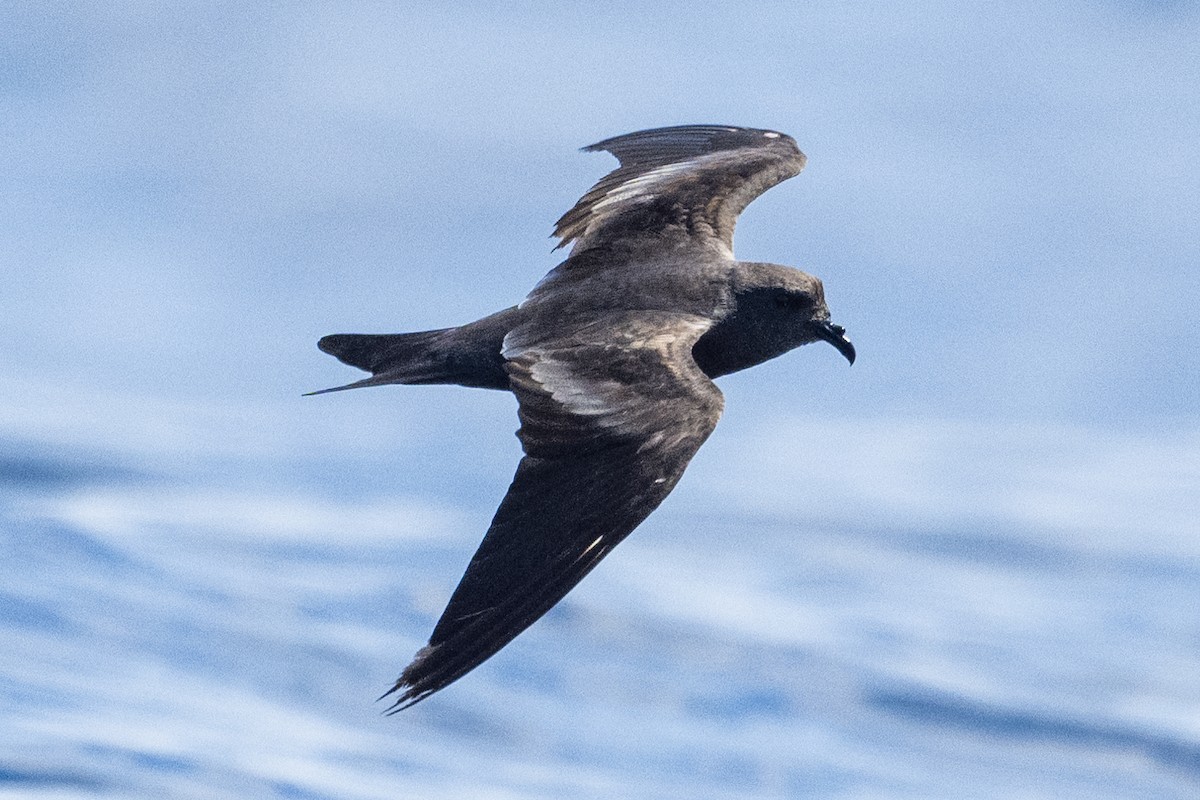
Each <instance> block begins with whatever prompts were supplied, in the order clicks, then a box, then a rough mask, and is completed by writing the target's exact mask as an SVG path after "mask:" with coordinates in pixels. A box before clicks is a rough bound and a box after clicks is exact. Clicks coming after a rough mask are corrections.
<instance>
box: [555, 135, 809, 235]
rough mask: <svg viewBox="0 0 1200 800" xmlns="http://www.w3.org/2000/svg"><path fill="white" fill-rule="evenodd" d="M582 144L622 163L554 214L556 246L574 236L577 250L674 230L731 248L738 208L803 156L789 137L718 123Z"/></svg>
mask: <svg viewBox="0 0 1200 800" xmlns="http://www.w3.org/2000/svg"><path fill="white" fill-rule="evenodd" d="M584 150H587V151H601V150H603V151H607V152H609V153H612V154H613V155H614V156H616V157H617V160H618V161H620V166H619V167H618V168H617V169H615V170H613V171H612V172H610V173H609V174H608V175H605V176H604V177H603V178H601V179H600V181H599V182H598V183H597V184H596V185H595V186H593V187H592V188H591V189H590V190H588V192H587V193H586V194H585V195H584V196H583V197H582V198H580V200H579V202H578V203H576V204H575V206H574V207H573V208H572V209H571V210H570V211H568V212H567V213H566V214H564V215H563V216H562V217H561V218H560V219H559V220H558V223H557V224H556V226H555V229H554V235H555V236H558V237H559V238H560V239H561V240H562V241H561V242H560V243H559V245H558V246H559V247H562V246H564V245H566V244H568V243H570V242H572V241H574V242H575V243H576V244H575V251H577V252H578V251H581V250H585V249H587V248H589V247H592V246H595V245H598V244H604V243H606V242H607V243H611V242H612V241H613V240H615V239H622V238H638V237H644V236H647V235H650V236H654V235H664V234H671V233H677V234H682V235H686V236H693V237H700V238H711V239H715V240H716V241H717V242H719V243H720V244H721V245H723V246H724V247H725V248H726V249H727V250H729V251H730V252H732V248H733V228H734V224H735V222H736V219H737V216H738V214H740V213H741V212H742V210H743V209H745V207H746V206H747V205H748V204H749V203H750V202H751V201H752V200H753V199H754V198H755V197H758V196H759V195H760V194H762V193H763V192H765V191H766V190H767V189H769V188H771V187H772V186H774V185H776V184H777V183H779V182H781V181H784V180H786V179H787V178H790V177H792V176H793V175H796V174H798V173H799V172H800V170H801V169H803V168H804V162H805V158H804V154H803V153H801V152H800V149H799V148H798V147H797V146H796V142H795V141H794V140H793V139H792V138H791V137H790V136H787V135H785V134H782V133H778V132H776V131H768V130H760V129H755V128H734V127H726V126H719V125H685V126H679V127H674V128H658V129H654V130H648V131H640V132H638V133H630V134H626V135H624V136H617V137H614V138H612V139H606V140H604V141H602V142H597V143H596V144H594V145H591V146H589V147H585V148H584Z"/></svg>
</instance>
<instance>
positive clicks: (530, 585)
mask: <svg viewBox="0 0 1200 800" xmlns="http://www.w3.org/2000/svg"><path fill="white" fill-rule="evenodd" d="M708 325H709V323H708V321H707V320H702V319H699V318H696V317H690V316H684V315H669V314H661V315H653V316H652V317H650V318H648V317H647V315H644V314H638V315H631V314H625V313H621V314H610V315H604V316H603V317H597V318H593V319H591V320H584V321H580V322H579V324H577V325H576V326H573V327H572V328H571V329H570V330H568V331H563V332H561V333H560V334H558V335H557V336H556V338H555V339H553V340H549V341H534V340H531V339H523V338H522V334H523V332H524V331H531V330H535V329H536V328H535V326H525V327H524V328H518V329H517V330H516V331H514V332H513V334H510V337H509V340H508V344H507V346H506V350H505V353H506V355H507V356H508V357H509V359H510V360H509V373H510V376H511V379H512V384H513V391H514V392H515V393H516V394H517V397H518V399H519V400H520V404H521V406H520V416H521V422H522V425H521V430H520V431H519V432H518V435H519V436H520V438H521V442H522V444H523V446H524V448H525V451H526V456H525V458H523V459H522V461H521V463H520V465H519V466H518V467H517V473H516V476H515V477H514V479H513V482H512V486H510V487H509V490H508V494H507V495H506V496H505V498H504V501H503V502H502V503H501V504H500V508H499V509H498V510H497V512H496V516H495V518H494V519H493V520H492V524H491V527H490V528H489V530H488V533H487V535H486V536H485V537H484V540H483V543H482V544H481V545H480V546H479V549H478V551H477V552H476V553H475V556H474V557H473V558H472V559H471V563H470V565H469V566H468V567H467V570H466V574H465V575H464V576H463V578H462V581H461V582H460V583H459V585H458V588H457V589H455V591H454V594H453V596H452V597H451V598H450V602H449V604H448V605H447V607H446V610H445V611H444V612H443V614H442V617H441V619H440V620H439V621H438V624H437V626H436V627H435V629H434V631H433V635H432V636H431V637H430V640H429V644H428V645H427V646H426V647H424V648H422V650H421V652H419V653H418V654H417V657H416V659H415V660H414V661H413V663H412V664H410V665H409V666H408V668H407V669H405V671H404V673H403V674H402V675H401V677H400V679H399V681H397V683H396V685H395V686H394V687H393V688H392V690H391V692H389V693H388V694H391V693H393V692H399V693H400V694H399V697H398V699H397V701H396V703H395V705H394V706H393V707H392V709H391V710H399V709H400V708H404V707H407V706H409V705H412V704H413V703H416V702H419V701H420V700H422V699H424V698H425V697H427V696H428V695H429V694H432V693H433V692H435V691H437V690H438V689H441V688H443V687H444V686H446V685H448V684H450V683H451V682H453V681H454V680H456V679H458V678H460V677H462V676H463V675H465V674H466V673H467V672H469V671H470V670H472V669H474V668H475V667H476V666H478V665H479V664H481V663H483V661H485V660H486V659H488V658H489V657H490V656H492V655H493V654H494V653H496V652H497V651H498V650H500V648H502V647H503V646H504V645H506V644H507V643H508V642H510V641H511V640H512V639H513V638H514V637H515V636H517V634H519V633H520V632H521V631H523V630H525V628H527V627H529V625H531V624H532V623H533V622H534V621H535V620H537V619H538V618H539V617H541V616H542V615H543V614H545V613H546V611H548V610H549V609H550V608H551V607H552V606H553V605H554V604H555V603H557V602H558V601H559V600H560V599H561V598H562V597H563V596H564V595H565V594H566V593H567V592H568V591H570V589H571V588H572V587H574V586H575V584H577V583H578V582H579V581H580V580H581V579H582V578H583V577H584V576H585V575H586V574H587V573H588V572H590V571H591V570H592V568H593V567H595V566H596V564H598V563H599V562H600V560H601V559H603V558H604V556H606V555H607V554H608V553H609V552H610V551H611V550H612V549H613V548H614V547H615V546H616V545H617V544H618V543H619V542H621V541H622V540H623V539H624V538H625V537H626V536H628V535H629V533H630V532H631V531H633V529H634V528H636V527H637V526H638V525H639V524H640V523H641V522H642V520H644V519H645V518H646V516H647V515H649V514H650V512H651V511H653V510H654V509H655V508H656V507H657V506H658V505H659V503H661V502H662V500H663V499H664V498H665V497H666V496H667V494H669V493H670V491H671V489H672V488H674V486H675V484H676V483H677V482H678V480H679V478H680V476H681V475H682V474H683V471H684V468H685V467H686V466H687V464H688V462H689V461H690V460H691V458H692V456H693V455H694V454H695V452H696V450H697V449H698V448H699V447H700V445H701V444H702V443H703V442H704V440H705V439H706V438H707V437H708V435H709V433H711V432H712V429H713V428H714V427H715V426H716V423H717V419H718V418H719V416H720V413H721V408H722V405H723V401H722V398H721V394H720V392H719V391H718V390H717V388H716V387H715V386H714V385H713V384H712V382H711V381H709V379H708V378H707V377H706V376H705V375H704V374H703V373H702V372H701V371H700V370H699V368H698V367H696V365H695V362H694V361H693V360H692V358H691V348H692V345H693V344H694V343H695V341H696V339H698V338H699V336H700V335H702V334H703V332H704V331H705V330H707V329H708Z"/></svg>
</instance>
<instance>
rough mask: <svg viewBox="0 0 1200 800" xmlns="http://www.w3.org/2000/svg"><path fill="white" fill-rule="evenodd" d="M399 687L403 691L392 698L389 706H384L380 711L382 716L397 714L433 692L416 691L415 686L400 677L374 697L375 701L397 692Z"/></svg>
mask: <svg viewBox="0 0 1200 800" xmlns="http://www.w3.org/2000/svg"><path fill="white" fill-rule="evenodd" d="M406 687H407V688H406ZM401 689H404V692H403V693H402V694H401V695H400V696H399V697H397V698H396V699H395V700H393V701H392V704H391V705H390V706H388V707H387V708H385V709H384V710H383V712H382V713H383V716H385V717H390V716H392V715H393V714H399V713H400V712H401V711H403V710H404V709H406V708H412V707H413V706H415V705H416V704H417V703H419V702H421V701H422V700H424V699H425V698H426V697H428V696H429V695H431V694H433V692H432V691H424V692H418V691H416V687H414V686H413V685H412V684H410V683H408V682H407V681H405V680H404V679H403V678H401V679H400V680H398V681H396V684H395V685H394V686H393V687H392V688H390V689H388V690H387V691H386V692H384V693H383V694H381V695H379V697H377V698H375V702H376V703H378V702H379V701H380V700H384V699H386V698H388V697H391V696H392V695H393V694H395V693H396V692H399V691H400V690H401Z"/></svg>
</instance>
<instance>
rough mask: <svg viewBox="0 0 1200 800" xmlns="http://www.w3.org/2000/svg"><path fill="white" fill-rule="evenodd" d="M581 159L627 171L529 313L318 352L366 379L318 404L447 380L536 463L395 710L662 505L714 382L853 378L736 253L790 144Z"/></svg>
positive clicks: (817, 296)
mask: <svg viewBox="0 0 1200 800" xmlns="http://www.w3.org/2000/svg"><path fill="white" fill-rule="evenodd" d="M584 149H585V150H588V151H607V152H609V153H611V154H612V155H614V156H616V157H617V160H618V161H619V162H620V164H619V166H618V167H617V168H616V169H615V170H613V171H612V172H610V173H609V174H607V175H605V176H604V177H603V178H601V179H600V182H599V183H597V184H596V185H595V186H593V187H592V188H591V189H590V190H589V191H588V192H587V194H585V195H584V196H583V197H582V198H581V199H580V200H579V202H578V203H576V204H575V206H574V207H573V208H572V209H571V210H570V211H568V212H567V213H566V214H564V215H563V216H562V218H561V219H559V221H558V224H557V226H556V227H555V229H554V234H555V235H556V236H557V237H559V239H560V240H561V241H560V244H559V247H562V246H564V245H567V244H569V243H574V246H573V247H572V249H571V252H570V255H569V256H568V258H567V259H566V260H565V261H563V262H562V263H561V264H559V265H558V266H557V267H555V268H554V269H553V270H551V271H550V273H549V274H548V275H547V276H546V277H545V278H544V279H543V280H542V281H541V283H539V284H538V285H537V286H535V287H534V289H533V291H532V292H530V293H529V295H528V296H527V297H526V298H525V299H524V300H523V301H522V302H521V304H520V305H517V306H513V307H512V308H507V309H505V310H503V311H499V312H497V313H495V314H492V315H491V316H488V317H484V318H483V319H481V320H478V321H476V322H472V323H469V324H467V325H461V326H459V327H454V328H443V329H440V330H433V331H422V332H418V333H399V334H387V335H369V334H334V335H332V336H326V337H324V338H323V339H321V341H320V342H319V343H318V346H319V347H320V348H321V349H322V350H324V351H325V352H326V353H329V354H331V355H334V356H336V357H337V358H338V359H340V360H341V361H343V362H345V363H346V364H350V365H352V366H355V367H358V368H360V369H363V370H366V371H368V372H370V373H371V377H369V378H366V379H364V380H361V381H358V382H356V383H351V384H349V385H347V386H340V387H337V388H335V389H326V390H325V391H326V392H332V391H340V390H343V389H353V388H358V387H363V386H380V385H383V384H390V383H404V384H420V383H425V384H430V383H446V384H460V385H462V386H473V387H482V388H487V389H502V390H505V391H510V392H512V393H513V394H515V395H516V396H517V401H518V403H519V409H518V415H519V417H520V421H521V427H520V430H519V431H518V432H517V436H518V437H519V438H520V440H521V445H522V447H523V448H524V451H525V456H524V458H522V459H521V462H520V464H518V465H517V473H516V476H515V477H514V478H513V482H512V485H511V486H510V487H509V489H508V493H507V494H506V495H505V497H504V500H503V501H502V502H501V503H500V508H499V509H498V510H497V511H496V516H495V518H494V519H493V520H492V524H491V527H490V528H489V529H488V532H487V535H486V536H484V538H483V542H482V544H480V546H479V550H478V551H477V552H476V553H475V555H474V557H473V558H472V559H471V563H470V564H469V565H468V566H467V571H466V574H464V575H463V577H462V580H461V581H460V583H459V584H458V588H457V589H455V590H454V594H453V595H452V596H451V598H450V602H449V604H448V605H447V606H446V610H445V611H444V612H443V613H442V616H441V619H440V620H438V623H437V625H436V627H434V629H433V635H432V636H430V638H429V643H428V644H427V645H426V646H425V647H423V648H421V650H420V651H419V652H418V653H417V654H416V657H415V658H414V659H413V662H412V663H411V664H409V665H408V667H407V668H406V669H405V670H404V672H403V674H401V676H400V678H399V680H397V681H396V684H395V686H393V687H392V689H391V690H390V691H389V692H388V693H387V694H385V695H384V696H385V697H386V696H388V695H392V694H395V695H396V701H395V704H394V705H393V706H392V707H391V708H390V709H389V710H390V711H396V710H399V709H401V708H406V707H408V706H410V705H412V704H414V703H417V702H419V701H421V700H423V699H424V698H426V697H428V696H429V695H430V694H432V693H434V692H436V691H438V690H439V689H442V688H444V687H446V686H447V685H449V684H450V683H452V682H453V681H455V680H457V679H458V678H461V677H462V676H463V675H466V674H467V673H468V672H470V671H471V670H472V669H474V668H475V667H477V666H479V665H480V664H481V663H483V662H484V661H485V660H487V659H488V658H489V657H491V656H492V655H494V654H495V653H496V652H497V651H498V650H500V648H502V647H504V645H506V644H508V642H510V641H512V639H513V638H514V637H515V636H517V634H519V633H520V632H521V631H523V630H525V629H526V628H527V627H529V626H530V625H531V624H532V623H533V622H534V621H535V620H537V619H538V618H539V617H541V616H542V615H543V614H545V613H546V612H547V611H548V610H550V608H551V607H552V606H553V605H554V604H555V603H557V602H558V601H559V600H561V599H562V598H563V596H564V595H565V594H566V593H567V592H568V591H570V589H571V588H572V587H573V586H575V584H577V583H578V582H579V581H580V579H582V578H583V576H584V575H586V574H587V573H588V572H590V571H591V569H592V568H593V567H595V566H596V565H597V564H598V563H600V560H601V559H602V558H604V557H605V556H606V555H608V554H609V552H611V551H612V549H613V548H614V547H616V546H617V545H618V544H619V543H620V542H621V540H622V539H624V538H625V537H626V536H628V535H629V533H630V532H631V531H632V530H633V529H634V528H636V527H637V526H638V525H639V524H640V523H641V522H642V520H644V519H645V518H646V517H647V516H648V515H649V514H650V512H651V511H653V510H654V509H655V508H656V507H657V506H658V504H659V503H661V502H662V501H663V498H665V497H666V496H667V494H669V493H670V491H671V489H673V488H674V487H675V484H676V483H677V482H678V481H679V478H680V476H682V475H683V470H684V468H685V467H686V466H687V464H688V461H690V460H691V458H692V456H693V455H695V453H696V451H697V449H699V447H700V445H701V444H703V443H704V440H705V439H707V438H708V435H709V434H710V433H712V430H713V428H714V427H715V426H716V424H717V419H718V418H719V417H720V416H721V409H722V407H723V405H724V400H723V398H722V396H721V392H720V391H719V390H718V389H717V387H716V385H715V384H714V383H713V379H714V378H719V377H720V376H722V375H726V374H729V373H731V372H736V371H738V370H741V369H745V368H746V367H752V366H754V365H756V364H760V363H762V362H763V361H766V360H768V359H771V358H775V357H776V356H779V355H782V354H783V353H786V352H787V351H789V350H791V349H793V348H795V347H799V346H800V345H803V344H808V343H809V342H815V341H818V340H820V341H825V342H828V343H829V344H831V345H833V346H834V347H835V348H837V350H838V352H840V353H841V354H842V355H843V356H844V357H845V358H846V360H847V361H849V362H851V363H853V362H854V346H853V345H852V344H851V343H850V341H849V339H847V338H846V335H845V331H844V330H843V329H842V328H841V327H840V326H838V325H834V324H833V323H832V322H830V319H829V309H828V308H827V307H826V305H825V295H824V290H823V288H822V286H821V281H820V280H818V279H817V278H815V277H813V276H811V275H807V274H805V273H803V272H800V271H799V270H796V269H792V268H790V267H783V266H778V265H776V264H764V263H751V262H742V261H736V260H735V259H734V256H733V228H734V223H735V221H736V220H737V217H738V215H739V214H740V213H741V212H742V210H743V209H744V208H745V207H746V206H747V205H748V204H749V203H750V202H751V201H752V200H753V199H754V198H756V197H758V196H759V195H760V194H762V193H763V192H765V191H766V190H767V189H769V188H771V187H772V186H774V185H776V184H777V183H779V182H781V181H784V180H786V179H788V178H790V177H792V176H794V175H796V174H797V173H799V172H800V170H801V169H802V168H803V167H804V161H805V157H804V154H803V153H801V152H800V150H799V148H798V147H797V146H796V142H795V141H794V140H793V139H792V138H791V137H790V136H786V135H784V134H782V133H776V132H775V131H768V130H757V129H753V128H735V127H726V126H719V125H685V126H679V127H672V128H658V129H655V130H647V131H640V132H638V133H630V134H626V135H624V136H617V137H614V138H612V139H606V140H604V141H602V142H599V143H597V144H594V145H591V146H590V147H587V148H584ZM314 394H320V392H315V393H314Z"/></svg>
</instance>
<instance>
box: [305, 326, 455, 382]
mask: <svg viewBox="0 0 1200 800" xmlns="http://www.w3.org/2000/svg"><path fill="white" fill-rule="evenodd" d="M446 330H447V329H445V328H443V329H441V330H436V331H421V332H419V333H385V334H373V333H335V334H332V335H330V336H324V337H322V338H321V340H320V341H319V342H317V347H319V348H321V349H322V350H324V351H325V352H326V353H329V354H330V355H331V356H333V357H335V358H336V359H337V360H338V361H341V362H342V363H343V364H349V365H350V366H352V367H358V368H359V369H365V370H366V371H367V372H373V373H376V374H378V373H380V372H384V371H386V370H388V369H389V368H391V367H396V366H402V365H404V364H410V363H414V362H415V363H421V362H426V361H428V358H429V356H430V355H431V352H430V350H431V348H432V346H433V344H434V343H435V342H436V341H437V340H438V339H439V338H440V337H441V336H442V335H443V334H444V333H445V332H446Z"/></svg>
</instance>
